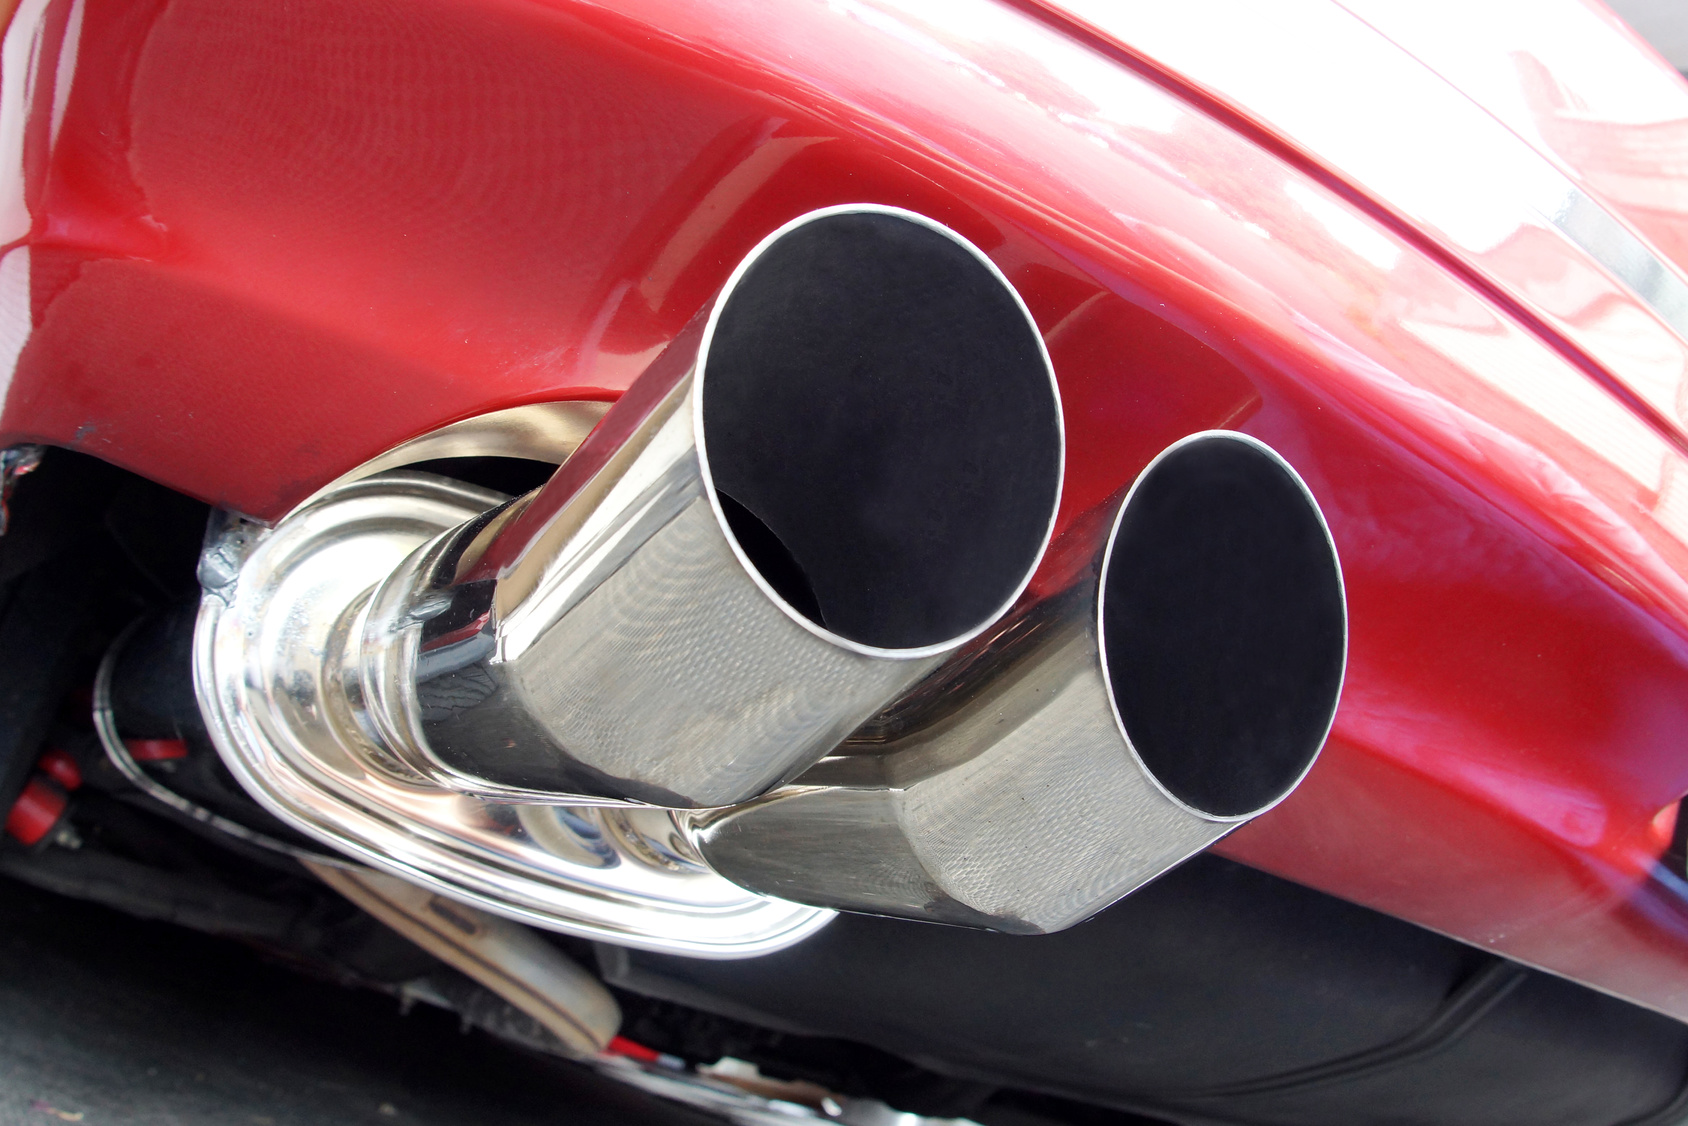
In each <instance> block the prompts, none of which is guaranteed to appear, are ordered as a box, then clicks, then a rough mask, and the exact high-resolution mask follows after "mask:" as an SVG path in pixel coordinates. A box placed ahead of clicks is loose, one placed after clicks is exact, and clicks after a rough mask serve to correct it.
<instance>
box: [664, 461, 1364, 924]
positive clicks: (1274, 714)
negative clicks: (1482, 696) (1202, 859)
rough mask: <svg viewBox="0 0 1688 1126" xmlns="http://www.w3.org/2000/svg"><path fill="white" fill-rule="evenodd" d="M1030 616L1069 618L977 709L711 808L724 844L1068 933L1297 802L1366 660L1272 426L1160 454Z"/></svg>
mask: <svg viewBox="0 0 1688 1126" xmlns="http://www.w3.org/2000/svg"><path fill="white" fill-rule="evenodd" d="M1031 612H1032V613H1038V614H1044V615H1047V616H1048V618H1049V620H1048V621H1047V622H1043V623H1037V625H1038V628H1033V629H1027V630H1023V631H1021V632H1022V633H1023V635H1025V636H1027V637H1030V638H1032V639H1034V642H1033V644H1032V645H1031V646H1030V647H1029V650H1028V651H1023V652H1021V653H1019V654H1014V653H1012V652H1007V653H1004V654H1002V659H1001V660H1000V661H999V662H997V663H996V667H995V668H994V669H989V668H988V665H989V663H986V665H987V669H988V671H987V672H986V674H985V679H984V680H983V682H982V684H981V685H980V686H979V687H978V688H977V689H976V690H975V693H974V694H973V695H972V696H971V697H970V698H969V699H968V700H967V702H966V703H965V704H963V705H962V706H961V707H960V708H958V709H956V710H952V711H951V712H950V713H949V714H947V715H945V716H944V717H942V718H940V719H937V720H934V721H933V722H931V723H930V724H928V725H926V726H925V727H923V728H920V729H916V730H914V731H913V732H911V733H908V734H906V735H903V736H902V737H900V738H899V739H897V740H896V741H895V742H894V743H891V744H889V745H887V746H885V747H884V748H883V749H881V750H879V751H878V752H876V753H873V754H848V755H838V756H834V757H833V758H829V759H827V760H826V761H825V762H823V763H822V764H820V766H818V767H817V768H816V769H815V770H813V771H811V772H810V774H809V775H807V776H805V777H803V778H799V779H798V781H797V784H795V785H793V786H791V787H788V788H786V789H784V790H781V791H778V792H776V793H773V794H771V795H769V796H767V797H764V798H762V799H760V800H758V801H755V802H751V803H749V804H746V805H744V806H741V807H739V808H737V809H730V810H720V811H713V812H709V813H703V814H693V815H691V825H692V832H693V836H694V840H695V842H696V844H697V846H698V848H699V850H700V851H701V852H702V854H703V856H704V857H705V859H706V860H707V861H708V862H709V863H710V865H711V866H712V867H713V868H714V869H715V870H716V871H718V872H719V873H721V874H722V875H724V876H726V877H727V878H728V879H730V880H733V881H734V882H736V883H738V884H740V885H741V886H743V887H746V888H749V889H751V890H754V891H757V892H759V893H762V894H765V895H773V896H779V897H782V898H786V899H791V900H796V901H798V902H802V903H809V904H814V905H817V906H826V907H835V908H840V909H845V910H856V911H868V912H874V913H880V914H889V915H900V916H906V917H911V918H919V919H928V920H933V921H940V922H949V923H958V924H964V925H969V926H982V927H988V928H990V929H994V930H1001V931H1009V932H1016V933H1043V932H1050V931H1058V930H1061V929H1063V928H1065V927H1069V926H1072V925H1073V924H1075V923H1078V922H1081V921H1083V920H1084V919H1086V918H1088V917H1089V916H1091V915H1093V914H1095V913H1096V912H1097V911H1099V910H1101V909H1102V908H1103V907H1106V906H1107V905H1108V904H1110V903H1112V902H1114V901H1115V900H1117V899H1119V898H1120V897H1122V896H1124V895H1126V894H1127V893H1129V892H1130V891H1132V890H1133V889H1134V888H1136V887H1138V886H1140V885H1142V884H1144V883H1146V882H1147V881H1149V880H1151V879H1153V878H1155V877H1156V876H1158V875H1160V874H1161V873H1162V872H1164V871H1166V870H1167V869H1169V868H1171V867H1172V866H1173V865H1175V864H1177V863H1178V862H1179V861H1181V860H1183V859H1185V858H1186V857H1188V856H1190V855H1192V854H1193V853H1195V852H1198V851H1200V850H1201V849H1203V848H1205V847H1207V846H1208V845H1210V844H1212V843H1213V842H1214V841H1216V840H1218V839H1219V838H1220V837H1221V836H1223V835H1224V834H1226V833H1227V832H1229V831H1230V830H1231V829H1233V828H1235V827H1236V826H1237V825H1239V824H1241V823H1243V822H1245V821H1248V820H1249V819H1251V818H1253V817H1255V816H1257V815H1259V814H1260V813H1262V812H1264V811H1265V810H1267V809H1270V808H1271V807H1272V806H1273V805H1276V804H1277V803H1278V802H1279V801H1281V800H1282V799H1283V798H1284V797H1285V796H1286V795H1288V794H1289V793H1290V791H1292V790H1293V789H1294V788H1295V786H1296V785H1297V784H1299V782H1300V781H1301V779H1302V778H1303V777H1305V775H1306V773H1307V771H1308V770H1309V769H1311V767H1312V764H1313V761H1314V759H1315V758H1316V757H1317V755H1318V752H1319V750H1320V748H1321V747H1322V746H1323V744H1324V741H1325V738H1326V736H1327V734H1328V733H1329V730H1330V725H1331V722H1332V719H1333V718H1334V715H1335V710H1336V703H1337V699H1338V696H1339V694H1340V692H1341V686H1342V678H1343V670H1344V666H1345V663H1346V657H1347V612H1346V604H1345V599H1344V595H1343V589H1342V577H1341V571H1340V567H1339V565H1338V561H1337V557H1336V551H1335V547H1334V545H1333V543H1332V542H1331V538H1330V533H1329V530H1328V528H1327V527H1326V525H1325V522H1324V519H1323V517H1322V516H1321V514H1320V512H1319V509H1318V506H1317V504H1316V503H1315V502H1314V500H1313V497H1312V495H1311V494H1310V493H1309V492H1308V490H1307V488H1306V485H1305V484H1304V483H1303V482H1302V480H1301V478H1300V477H1299V476H1297V475H1296V473H1295V471H1294V470H1293V469H1291V468H1290V466H1289V465H1288V464H1287V463H1286V462H1284V461H1283V459H1282V458H1280V457H1279V456H1278V455H1277V454H1276V453H1274V452H1273V451H1272V450H1271V449H1269V448H1268V447H1267V446H1265V445H1264V444H1262V443H1260V442H1258V441H1256V440H1255V439H1253V438H1250V437H1247V436H1245V435H1242V434H1236V433H1231V432H1226V431H1208V432H1204V433H1201V434H1195V435H1191V436H1190V437H1188V438H1185V439H1183V440H1181V441H1179V442H1177V443H1175V444H1174V445H1173V446H1171V447H1169V448H1168V449H1167V450H1165V451H1164V452H1162V453H1161V454H1160V456H1159V457H1157V458H1156V459H1155V460H1154V461H1153V462H1151V463H1150V465H1149V466H1148V468H1146V469H1145V470H1144V471H1143V473H1142V474H1141V475H1140V476H1139V478H1138V480H1137V481H1136V483H1135V484H1134V485H1133V486H1132V488H1131V490H1130V492H1129V494H1128V495H1127V497H1126V500H1125V502H1124V504H1123V505H1122V506H1121V508H1120V511H1119V513H1118V516H1117V517H1116V519H1115V522H1114V525H1113V529H1112V533H1111V534H1110V536H1109V537H1108V541H1107V545H1106V548H1105V551H1104V552H1103V554H1102V558H1101V560H1100V561H1099V566H1098V567H1096V568H1093V569H1092V570H1091V572H1090V574H1089V577H1088V578H1087V579H1086V580H1085V581H1084V582H1083V583H1082V584H1081V585H1080V586H1078V587H1077V588H1074V589H1073V590H1071V591H1069V592H1068V594H1067V595H1065V596H1062V597H1060V598H1058V599H1056V600H1053V601H1051V602H1048V603H1045V604H1043V605H1042V606H1040V607H1036V608H1034V609H1033V610H1032V611H1031ZM940 675H941V674H940ZM953 694H954V693H953V692H952V693H951V695H953Z"/></svg>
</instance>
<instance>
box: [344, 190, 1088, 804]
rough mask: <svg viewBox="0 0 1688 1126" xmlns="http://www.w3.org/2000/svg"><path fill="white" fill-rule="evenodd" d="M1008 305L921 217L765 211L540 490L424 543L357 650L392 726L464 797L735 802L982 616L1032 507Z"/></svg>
mask: <svg viewBox="0 0 1688 1126" xmlns="http://www.w3.org/2000/svg"><path fill="white" fill-rule="evenodd" d="M1063 442H1064V438H1063V433H1062V426H1061V412H1060V403H1059V399H1058V393H1057V391H1056V388H1055V381H1054V376H1053V373H1052V372H1051V370H1050V366H1049V360H1048V356H1047V354H1046V352H1045V351H1044V348H1043V343H1042V339H1041V337H1040V335H1039V333H1038V331H1037V328H1036V325H1035V324H1034V323H1033V321H1032V319H1031V316H1030V314H1029V312H1028V311H1027V310H1026V308H1025V305H1024V304H1023V302H1021V300H1020V299H1019V297H1018V295H1017V294H1016V293H1015V292H1014V290H1013V288H1012V287H1011V286H1010V285H1009V284H1008V282H1007V280H1006V279H1005V278H1004V277H1003V276H1002V274H1001V273H1000V271H998V270H997V269H996V267H995V266H994V265H992V264H991V262H990V261H989V260H988V259H987V258H985V256H984V255H983V254H982V253H981V252H980V251H979V250H977V249H976V248H975V247H973V246H972V245H971V244H970V243H968V242H967V241H966V240H964V239H962V238H961V237H960V236H959V235H957V234H955V233H954V232H952V231H950V230H948V229H947V228H945V227H943V226H941V225H939V224H937V223H935V222H933V221H932V220H929V219H926V218H923V217H921V216H918V215H914V214H911V213H908V212H904V211H899V210H895V209H891V208H883V207H872V206H852V207H840V208H829V209H826V210H823V211H818V212H814V213H812V214H809V215H806V216H803V217H802V218H800V219H797V220H795V221H794V222H792V223H789V224H787V225H786V226H785V227H782V228H781V229H780V230H778V231H776V232H774V234H772V235H770V236H769V237H768V238H767V239H766V240H764V241H763V242H762V243H761V244H760V245H759V246H758V247H757V248H756V249H755V250H754V251H752V252H751V254H750V255H749V256H748V257H747V258H746V259H745V260H744V262H742V263H741V264H740V265H739V267H738V268H737V269H736V270H735V271H734V273H733V275H732V277H731V278H730V280H729V281H728V282H727V285H726V287H725V288H724V289H723V290H722V292H721V294H720V295H719V296H718V297H717V298H716V300H715V302H714V303H713V304H712V305H711V306H710V308H709V309H707V310H706V311H705V312H704V313H701V314H699V317H698V318H697V319H696V320H694V322H693V323H692V325H691V326H689V327H688V329H687V330H686V331H685V332H684V333H683V334H682V335H681V336H680V337H679V338H678V339H677V340H676V341H675V342H674V343H673V344H672V345H671V346H670V347H669V348H668V349H666V350H665V351H664V353H663V354H662V355H661V356H660V357H659V358H658V359H657V360H656V361H655V363H653V365H652V367H651V368H650V370H648V371H647V372H646V373H645V374H644V375H642V376H641V377H640V378H639V379H638V380H637V381H636V382H635V384H634V385H633V387H632V388H630V389H629V391H628V392H627V394H626V395H625V396H624V397H623V399H622V400H621V401H620V402H618V403H617V404H616V405H615V406H614V407H613V408H611V410H610V411H609V413H608V414H606V415H605V417H604V419H603V421H602V423H601V424H600V425H599V427H598V428H597V430H595V431H594V432H593V434H592V435H591V436H590V437H588V438H587V439H586V441H585V442H584V443H583V444H582V445H581V446H580V448H579V449H578V450H577V451H576V452H575V454H574V455H573V456H572V457H571V458H570V459H569V460H568V462H567V463H565V464H564V465H563V467H562V468H561V469H560V470H559V471H558V473H557V475H556V476H555V477H554V478H553V479H552V480H551V481H550V482H549V483H548V484H547V485H546V486H545V487H544V488H543V489H541V490H539V491H538V492H537V493H535V494H531V495H530V496H529V497H527V498H523V499H520V500H517V501H514V502H512V503H511V504H509V505H507V506H504V507H502V508H499V509H495V510H493V511H492V512H489V513H487V514H485V515H484V516H482V517H481V518H479V519H477V520H474V521H471V522H469V523H468V524H466V525H463V526H462V527H460V528H458V529H456V530H454V531H452V532H450V533H447V534H446V535H444V536H441V537H439V538H437V539H436V540H434V541H433V542H432V543H430V544H428V545H426V546H425V547H423V548H422V549H420V550H418V551H417V552H416V553H415V554H413V555H412V556H411V557H410V558H409V559H408V560H407V561H406V562H405V564H404V565H403V566H401V567H400V568H399V569H398V570H397V571H396V572H395V573H394V574H393V575H392V576H391V577H390V578H389V579H388V580H387V581H386V582H384V583H383V584H382V585H381V586H380V588H379V589H378V590H377V591H376V592H375V594H374V595H373V597H372V598H371V600H370V603H369V606H368V609H367V612H366V613H365V616H364V619H363V622H362V625H361V627H359V628H358V629H357V630H356V631H355V633H356V641H355V644H356V645H357V647H358V651H357V652H356V653H354V654H348V661H347V663H348V665H350V666H352V667H356V668H357V669H358V670H359V672H358V677H359V681H360V687H361V695H362V698H363V701H364V704H365V706H366V708H367V711H368V715H369V716H370V718H371V721H372V722H373V724H374V725H375V727H376V728H377V729H378V730H379V732H380V734H381V736H382V741H383V742H384V743H385V744H386V745H387V747H388V748H389V749H390V750H391V751H392V752H393V753H394V754H395V755H397V756H398V757H399V758H400V759H402V760H403V761H404V762H405V764H406V765H408V766H409V767H410V768H411V769H414V770H416V771H418V772H419V773H421V774H422V775H423V776H425V777H427V778H429V779H431V780H433V781H435V782H437V783H440V784H442V785H445V786H448V787H450V788H453V789H457V790H459V791H462V792H466V793H472V794H477V795H480V796H484V797H492V798H503V799H516V800H538V801H575V800H577V798H578V796H580V795H585V796H588V797H593V798H599V799H607V800H633V801H640V802H648V803H651V804H655V805H663V806H670V807H677V808H695V807H710V806H725V805H730V804H734V803H738V802H742V801H745V800H747V799H750V798H753V797H756V796H757V795H759V794H762V793H764V792H765V791H767V790H769V789H770V788H772V787H774V786H777V785H779V784H780V783H782V782H784V781H786V780H787V779H789V778H791V777H792V776H793V775H795V774H797V773H798V772H800V771H802V770H803V769H805V768H807V767H808V766H809V765H811V764H812V763H814V762H815V761H816V760H818V759H820V758H821V757H822V756H824V755H825V754H826V753H827V752H828V751H830V750H831V749H832V748H833V747H835V746H836V745H837V744H838V743H839V742H840V741H841V740H842V739H844V738H845V736H847V735H848V734H849V733H850V731H851V730H853V729H854V728H855V727H856V726H857V725H858V724H860V723H861V722H862V721H863V720H865V719H867V718H868V717H869V716H871V715H872V714H874V713H875V712H876V711H878V710H879V709H880V708H882V707H884V706H885V705H886V704H887V703H889V702H890V701H892V700H894V699H895V698H896V697H897V696H899V695H900V694H901V693H903V692H904V691H905V690H906V689H907V688H908V687H909V686H910V685H912V684H913V683H914V682H915V681H917V680H919V679H920V678H921V677H923V676H925V675H926V674H927V673H929V672H930V671H931V670H932V669H933V668H935V667H936V666H937V665H938V664H939V663H940V662H941V661H942V659H943V657H944V656H945V654H947V653H949V652H950V651H952V650H954V649H955V648H957V647H958V646H960V645H961V644H963V643H964V642H966V641H967V640H969V639H970V638H972V637H974V636H976V635H977V634H979V633H980V632H981V631H983V630H985V629H986V628H987V627H989V626H990V625H991V624H992V623H993V622H995V621H996V620H997V619H998V618H999V617H1000V616H1001V615H1002V614H1003V613H1005V612H1006V611H1007V609H1008V608H1009V607H1010V606H1011V605H1012V604H1013V603H1014V602H1015V600H1016V599H1017V598H1018V597H1019V595H1020V593H1021V592H1022V591H1023V590H1024V589H1025V587H1026V584H1027V583H1028V582H1029V581H1030V578H1031V575H1032V572H1033V571H1034V570H1035V568H1036V566H1037V564H1038V562H1039V560H1040V559H1041V557H1042V554H1043V551H1044V549H1045V547H1046V546H1047V543H1048V540H1049V536H1050V533H1051V531H1052V528H1053V523H1054V514H1055V510H1056V507H1057V504H1058V501H1059V496H1060V486H1061V474H1062V465H1063V457H1064V448H1063Z"/></svg>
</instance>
